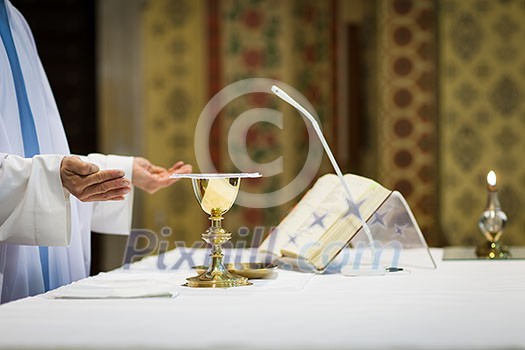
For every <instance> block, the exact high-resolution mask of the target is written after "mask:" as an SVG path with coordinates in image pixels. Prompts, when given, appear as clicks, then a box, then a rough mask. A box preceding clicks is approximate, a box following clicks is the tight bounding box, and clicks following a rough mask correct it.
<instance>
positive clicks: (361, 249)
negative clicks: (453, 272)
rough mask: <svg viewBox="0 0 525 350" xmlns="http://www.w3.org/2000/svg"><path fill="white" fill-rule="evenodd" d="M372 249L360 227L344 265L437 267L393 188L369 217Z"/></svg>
mask: <svg viewBox="0 0 525 350" xmlns="http://www.w3.org/2000/svg"><path fill="white" fill-rule="evenodd" d="M367 224H368V226H369V228H370V231H371V233H372V238H373V244H374V248H375V249H374V251H372V250H371V249H370V241H369V239H368V237H367V236H366V235H365V233H364V232H363V229H362V228H361V229H360V230H359V231H358V232H357V234H356V235H355V236H354V238H353V239H352V240H351V246H352V248H353V249H352V250H351V251H352V252H353V253H354V256H353V257H350V258H348V262H347V264H351V265H352V266H353V268H359V267H360V266H370V267H371V268H372V269H374V268H377V267H384V266H388V267H403V268H404V267H416V268H431V269H434V268H436V264H435V261H434V259H433V257H432V255H431V253H430V250H429V248H428V245H427V242H426V240H425V238H424V236H423V233H422V232H421V230H420V228H419V225H418V224H417V221H416V219H415V217H414V215H413V214H412V211H411V210H410V207H409V205H408V203H407V202H406V200H405V198H404V197H403V195H402V194H401V193H399V192H397V191H393V192H392V193H391V194H390V196H388V198H387V199H386V200H385V201H384V202H383V204H381V205H380V206H379V208H377V210H376V211H375V212H374V213H373V214H372V215H371V216H370V217H369V218H368V220H367Z"/></svg>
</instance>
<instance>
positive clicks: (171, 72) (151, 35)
mask: <svg viewBox="0 0 525 350" xmlns="http://www.w3.org/2000/svg"><path fill="white" fill-rule="evenodd" d="M205 10H206V8H205V3H204V2H203V1H191V0H153V1H147V2H145V7H144V9H143V55H144V56H143V62H144V63H143V74H144V78H143V81H144V90H145V95H144V119H145V122H144V135H145V145H146V146H145V155H146V156H147V157H148V158H149V159H150V160H151V161H152V162H155V163H158V164H161V165H163V166H166V167H169V166H170V165H171V164H173V163H174V162H175V161H177V160H184V161H185V162H188V163H190V164H193V165H194V168H195V170H198V169H196V166H195V164H196V162H195V154H194V151H193V149H194V148H193V136H194V132H195V125H196V122H197V117H198V116H199V114H200V112H201V111H202V109H203V108H204V105H205V104H206V102H207V90H206V86H207V81H206V64H205V62H206V50H205V45H206V11H205ZM206 221H207V220H206V217H205V215H204V213H203V212H202V211H201V210H200V208H199V206H198V205H197V202H196V200H195V198H194V195H193V191H192V188H191V183H190V182H189V181H187V180H181V181H179V182H178V183H176V184H174V185H173V186H171V187H169V188H167V189H164V190H162V191H159V192H158V193H156V194H154V195H151V196H147V197H146V198H145V205H144V222H145V227H146V228H148V229H151V230H154V231H156V232H159V231H160V229H161V228H162V227H165V226H167V227H171V228H172V229H173V231H174V232H173V235H172V236H173V239H175V240H186V241H187V242H188V243H190V244H191V243H192V242H194V241H197V240H199V239H200V234H201V232H202V231H203V228H204V227H205V224H207V222H206Z"/></svg>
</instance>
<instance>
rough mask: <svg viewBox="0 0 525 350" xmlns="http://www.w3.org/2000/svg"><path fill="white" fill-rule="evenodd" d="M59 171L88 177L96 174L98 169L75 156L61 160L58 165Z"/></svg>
mask: <svg viewBox="0 0 525 350" xmlns="http://www.w3.org/2000/svg"><path fill="white" fill-rule="evenodd" d="M60 168H61V171H62V170H63V171H65V172H67V173H68V174H71V175H73V174H76V175H90V174H94V173H96V172H97V171H98V170H99V168H98V166H97V165H95V164H93V163H88V162H84V161H82V160H81V159H80V158H79V157H76V156H66V157H64V158H63V159H62V163H61V165H60Z"/></svg>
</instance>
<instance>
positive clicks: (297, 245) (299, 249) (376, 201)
mask: <svg viewBox="0 0 525 350" xmlns="http://www.w3.org/2000/svg"><path fill="white" fill-rule="evenodd" d="M344 179H345V181H346V182H347V184H348V187H349V189H350V192H351V194H352V197H353V199H354V200H355V204H353V203H350V202H349V200H348V198H347V196H346V193H345V191H344V190H343V188H342V185H341V182H340V181H339V178H338V177H337V176H336V175H334V174H327V175H324V176H322V177H321V178H319V180H317V182H316V183H315V184H314V186H313V187H312V188H311V189H310V190H309V191H308V192H307V193H306V194H305V195H304V197H303V198H302V199H301V200H300V201H299V203H298V204H297V205H296V206H295V207H294V208H293V209H292V210H291V212H290V213H289V214H288V215H287V216H286V217H285V218H284V219H283V221H282V222H281V223H280V224H279V225H278V226H277V227H276V228H275V229H274V230H273V231H272V232H271V233H270V235H269V236H268V237H267V238H266V239H265V240H264V241H263V242H262V244H261V246H260V247H259V252H261V253H266V254H268V253H269V254H271V255H274V256H278V257H284V258H290V259H288V260H289V261H294V260H295V261H296V263H297V262H298V263H299V264H301V263H306V264H308V265H311V266H313V268H314V269H315V270H318V271H324V270H325V269H326V267H327V266H328V265H329V264H330V262H331V261H332V260H333V259H334V258H335V257H336V256H337V255H338V254H339V252H340V251H341V250H342V249H343V248H345V247H346V246H347V245H348V243H349V242H350V241H351V240H352V238H354V236H355V235H356V234H357V233H358V232H359V230H360V229H361V227H362V225H361V220H360V219H359V218H358V213H357V212H356V211H357V210H359V213H360V215H361V217H362V218H363V219H364V220H365V221H367V222H368V221H369V220H370V219H371V217H372V215H373V214H374V213H376V211H377V210H378V208H379V207H380V206H381V205H382V204H383V203H384V202H385V201H386V200H387V198H389V196H390V195H391V194H392V191H390V190H388V189H386V188H384V187H383V186H381V185H380V184H378V183H377V182H375V181H373V180H371V179H368V178H365V177H361V176H357V175H352V174H347V175H345V176H344ZM301 261H302V262H301Z"/></svg>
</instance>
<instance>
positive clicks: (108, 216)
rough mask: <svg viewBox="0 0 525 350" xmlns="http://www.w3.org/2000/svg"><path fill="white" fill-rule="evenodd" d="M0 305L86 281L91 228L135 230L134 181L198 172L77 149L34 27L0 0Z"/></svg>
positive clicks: (153, 186) (146, 185)
mask: <svg viewBox="0 0 525 350" xmlns="http://www.w3.org/2000/svg"><path fill="white" fill-rule="evenodd" d="M0 39H1V40H0V287H1V288H0V289H1V302H2V303H4V302H8V301H11V300H15V299H19V298H22V297H26V296H30V295H35V294H38V293H42V292H45V291H46V290H49V289H53V288H56V287H59V286H61V285H64V284H67V283H70V282H72V281H75V280H78V279H81V278H84V277H86V276H87V275H88V273H89V270H90V254H91V252H90V235H91V230H94V231H97V232H108V233H117V234H126V233H128V232H129V231H130V228H131V227H130V225H131V209H132V199H133V198H132V197H133V186H136V187H138V188H140V189H143V190H145V191H147V192H149V193H153V192H155V191H157V190H159V189H160V188H163V187H166V186H168V185H170V184H172V183H173V182H174V180H173V179H170V178H169V175H170V174H171V173H175V172H177V173H188V172H191V166H190V165H187V164H184V163H183V162H177V163H175V164H174V165H173V166H172V167H171V168H169V169H165V168H162V167H159V166H156V165H153V164H151V163H150V162H149V161H148V160H147V159H144V158H141V157H123V156H115V155H101V154H91V155H88V156H85V157H77V156H72V155H70V152H69V147H68V144H67V139H66V135H65V133H64V128H63V126H62V123H61V120H60V115H59V113H58V109H57V106H56V103H55V101H54V97H53V94H52V92H51V89H50V86H49V82H48V80H47V78H46V75H45V72H44V70H43V67H42V64H41V62H40V59H39V57H38V53H37V50H36V46H35V42H34V40H33V37H32V34H31V31H30V29H29V27H28V25H27V23H26V21H25V19H24V18H23V16H22V15H21V14H20V13H19V12H18V11H17V10H16V9H15V8H14V7H13V6H12V4H11V3H10V2H9V0H0Z"/></svg>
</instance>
